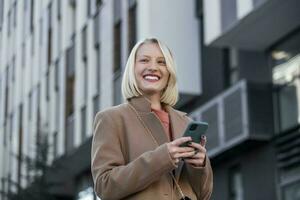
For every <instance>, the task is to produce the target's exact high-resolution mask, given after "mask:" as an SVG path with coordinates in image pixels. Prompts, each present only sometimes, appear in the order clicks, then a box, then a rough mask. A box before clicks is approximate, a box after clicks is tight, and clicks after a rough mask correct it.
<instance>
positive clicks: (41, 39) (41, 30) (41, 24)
mask: <svg viewBox="0 0 300 200" xmlns="http://www.w3.org/2000/svg"><path fill="white" fill-rule="evenodd" d="M42 43H43V19H42V18H41V19H40V35H39V44H40V46H42Z"/></svg>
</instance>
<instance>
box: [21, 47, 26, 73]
mask: <svg viewBox="0 0 300 200" xmlns="http://www.w3.org/2000/svg"><path fill="white" fill-rule="evenodd" d="M21 56H22V58H21V65H22V67H23V68H24V67H25V58H26V56H25V42H24V43H22V55H21Z"/></svg>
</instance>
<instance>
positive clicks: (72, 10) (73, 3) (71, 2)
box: [69, 0, 76, 37]
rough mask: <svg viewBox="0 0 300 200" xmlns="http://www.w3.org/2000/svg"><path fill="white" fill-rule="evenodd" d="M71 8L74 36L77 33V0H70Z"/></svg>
mask: <svg viewBox="0 0 300 200" xmlns="http://www.w3.org/2000/svg"><path fill="white" fill-rule="evenodd" d="M69 3H70V8H71V13H72V14H71V19H72V22H71V31H72V37H74V35H75V28H76V1H75V0H69Z"/></svg>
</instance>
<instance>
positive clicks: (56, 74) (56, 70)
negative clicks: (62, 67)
mask: <svg viewBox="0 0 300 200" xmlns="http://www.w3.org/2000/svg"><path fill="white" fill-rule="evenodd" d="M59 80H60V79H59V60H56V62H55V77H54V89H55V91H56V92H58V91H59V84H60V81H59Z"/></svg>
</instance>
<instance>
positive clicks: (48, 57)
mask: <svg viewBox="0 0 300 200" xmlns="http://www.w3.org/2000/svg"><path fill="white" fill-rule="evenodd" d="M299 8H300V1H299V0H285V1H280V0H203V1H202V0H151V1H150V0H0V178H1V179H0V180H1V181H0V191H1V193H0V200H7V199H8V197H7V195H6V194H9V193H15V192H18V189H19V186H22V187H23V188H26V187H28V186H30V185H31V183H32V179H31V177H32V176H33V175H32V174H31V172H30V171H29V170H28V166H26V165H27V164H26V163H24V162H22V160H21V159H19V158H20V157H21V156H24V155H26V156H30V157H31V158H35V157H37V156H38V155H37V151H36V144H37V142H39V140H41V138H43V137H46V138H47V141H48V143H49V152H48V157H47V163H48V164H49V165H51V166H60V167H59V168H57V169H52V170H49V172H47V174H46V177H47V180H49V181H50V182H51V181H52V183H56V184H54V185H52V186H51V188H49V191H50V192H51V193H52V194H53V195H54V196H55V197H57V199H72V200H73V199H74V200H93V199H96V197H95V195H94V193H93V190H92V187H93V183H92V179H91V174H90V148H91V137H92V129H93V127H92V124H93V117H94V116H95V114H96V112H98V111H99V110H102V109H104V108H106V107H109V106H112V105H116V104H119V103H121V102H122V97H121V90H120V84H121V75H122V71H123V69H124V66H125V64H126V60H127V57H128V55H129V52H130V50H131V48H132V47H133V45H134V44H135V42H136V41H138V40H140V39H142V38H145V37H151V36H156V37H159V38H160V39H161V40H163V41H165V42H166V43H167V44H168V46H169V47H170V48H171V49H172V50H173V52H174V54H175V59H176V62H177V65H178V67H177V72H178V82H179V91H180V101H179V102H178V104H177V106H176V107H177V108H178V109H180V110H183V111H186V112H188V113H189V114H190V116H191V117H192V118H194V119H197V120H204V121H207V122H208V123H209V124H210V128H209V131H208V133H207V137H208V144H207V149H208V154H209V156H210V158H211V161H212V166H213V170H214V191H213V195H212V198H211V199H213V200H226V199H228V200H260V199H262V200H266V199H267V200H298V199H300V130H299V128H300V126H299V122H300V115H299V114H300V110H299V105H300V101H299V100H300V99H299V98H300V79H299V77H300V55H299V53H300V14H299ZM16 184H17V185H18V186H16Z"/></svg>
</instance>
